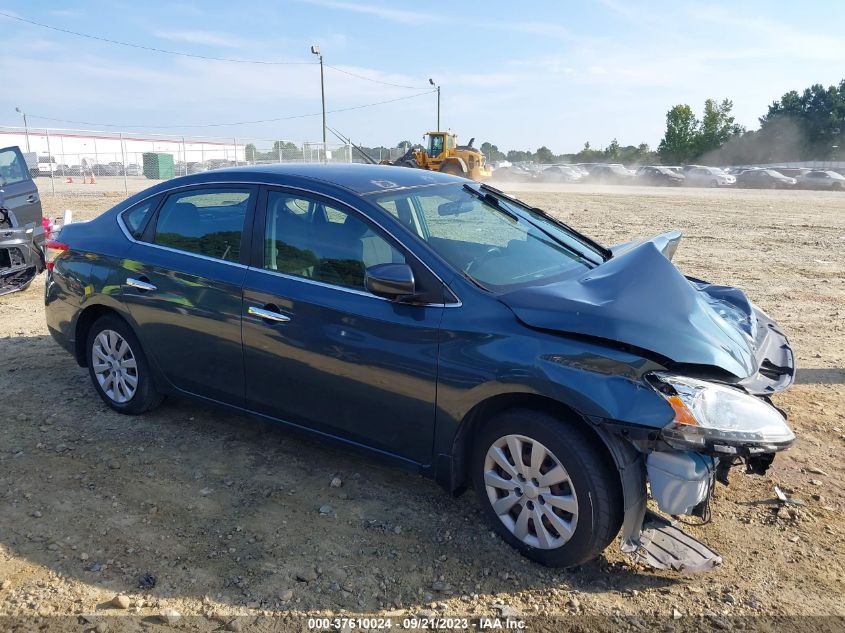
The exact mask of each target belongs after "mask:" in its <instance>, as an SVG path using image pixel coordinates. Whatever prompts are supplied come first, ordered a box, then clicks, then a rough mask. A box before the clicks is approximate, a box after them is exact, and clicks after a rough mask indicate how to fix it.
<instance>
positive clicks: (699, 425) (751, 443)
mask: <svg viewBox="0 0 845 633" xmlns="http://www.w3.org/2000/svg"><path fill="white" fill-rule="evenodd" d="M650 378H651V379H652V380H651V383H652V386H653V387H654V388H655V390H656V391H657V392H658V393H659V394H660V395H661V396H663V398H664V399H665V400H666V402H667V403H668V404H669V406H670V407H672V410H673V411H674V412H675V419H674V420H673V421H672V422H670V423H669V424H668V425H667V426H666V427H664V428H663V430H662V431H661V437H662V439H663V440H664V441H665V442H666V443H667V444H669V445H670V446H672V447H673V448H677V449H680V450H694V451H702V450H707V451H714V452H717V453H726V454H739V453H742V454H755V453H771V452H774V451H780V450H783V449H785V448H788V447H789V446H790V445H791V444H792V442H793V440H794V439H795V434H794V433H793V432H792V430H791V429H790V428H789V427H788V426H787V424H786V420H785V419H784V417H783V415H782V414H781V413H780V411H778V410H777V409H775V408H774V407H773V406H772V405H770V404H768V403H767V402H765V401H764V400H761V399H760V398H757V397H755V396H751V395H748V394H747V393H744V392H742V391H740V390H739V389H734V388H733V387H727V386H725V385H720V384H716V383H712V382H707V381H704V380H697V379H695V378H688V377H686V376H675V375H673V374H668V373H664V372H660V373H654V374H651V375H650Z"/></svg>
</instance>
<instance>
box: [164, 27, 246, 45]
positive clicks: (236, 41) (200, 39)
mask: <svg viewBox="0 0 845 633" xmlns="http://www.w3.org/2000/svg"><path fill="white" fill-rule="evenodd" d="M153 35H155V36H156V37H158V38H161V39H163V40H169V41H171V42H184V43H186V44H200V45H201V46H217V47H221V48H241V47H242V46H244V44H245V42H244V40H242V39H240V38H238V37H234V36H232V35H229V34H227V33H217V32H214V31H200V30H176V31H156V32H155V33H153Z"/></svg>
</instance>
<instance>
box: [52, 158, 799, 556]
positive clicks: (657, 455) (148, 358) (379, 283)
mask: <svg viewBox="0 0 845 633" xmlns="http://www.w3.org/2000/svg"><path fill="white" fill-rule="evenodd" d="M680 237H681V236H680V234H679V233H677V232H670V233H666V234H663V235H660V236H658V237H655V238H653V239H648V240H639V241H632V242H628V243H625V244H621V245H619V246H615V247H612V248H607V247H605V246H602V245H600V244H598V243H596V242H595V241H594V240H592V239H590V238H589V237H587V236H585V235H583V234H581V233H580V232H578V231H577V230H575V229H573V228H571V227H569V226H567V225H566V224H564V223H562V222H560V221H559V220H556V219H555V218H552V217H550V216H549V215H548V214H546V213H545V212H543V211H542V210H541V209H538V208H535V207H532V206H530V205H527V204H525V203H523V202H520V201H518V200H516V199H515V198H512V197H511V196H509V195H506V194H504V193H502V192H501V191H498V190H497V189H494V188H492V187H489V186H486V185H484V184H479V183H476V182H472V181H469V180H465V179H462V178H458V177H454V176H449V175H445V174H438V173H432V172H428V171H422V170H416V169H406V168H400V167H392V166H372V165H330V166H326V165H284V166H282V165H273V166H255V167H245V168H234V169H226V170H217V171H212V172H205V173H199V174H193V175H189V176H186V177H184V178H177V179H174V180H170V181H168V182H165V183H162V184H159V185H156V186H154V187H152V188H150V189H148V190H146V191H143V192H141V193H138V194H136V195H134V196H132V197H130V198H129V199H127V200H125V201H124V202H122V203H120V204H118V205H117V206H116V207H114V208H112V209H111V210H109V211H107V212H105V213H104V214H102V215H101V216H99V217H98V218H96V219H95V220H92V221H90V222H84V223H76V224H68V225H67V226H65V227H64V228H63V229H62V231H61V233H60V234H59V235H58V236H57V237H56V238H55V239H54V240H53V241H52V242H50V243H49V244H48V245H47V246H48V248H47V265H48V278H47V284H46V297H45V301H46V315H47V324H48V326H49V330H50V332H51V334H52V335H53V337H54V338H55V340H56V341H57V342H58V343H59V344H60V345H61V346H62V347H64V348H65V349H66V350H67V351H68V352H70V353H71V354H72V355H73V356H74V358H75V359H76V361H77V362H78V363H79V365H80V366H82V367H86V368H87V370H88V372H89V374H90V377H91V381H92V383H93V387H94V389H95V390H96V391H97V393H98V394H99V396H100V397H101V398H102V399H103V400H104V401H105V402H106V404H108V405H109V406H110V407H112V408H113V409H115V410H116V411H119V412H121V413H125V414H130V415H139V414H142V413H144V412H145V411H148V410H150V409H152V408H153V407H155V406H157V405H159V404H160V403H161V402H162V400H163V399H164V398H165V397H166V396H168V395H174V396H187V397H191V398H195V399H197V400H201V401H204V402H209V403H215V404H218V405H220V406H223V407H228V408H229V409H231V410H234V411H239V412H247V413H250V414H253V415H255V416H258V417H261V418H264V419H267V420H273V421H277V422H279V423H282V424H284V425H287V426H289V427H292V428H296V429H300V430H303V431H305V432H306V433H309V434H312V435H314V436H321V437H329V438H332V439H334V440H336V441H339V442H344V443H346V444H349V445H355V446H358V447H361V448H363V449H365V450H367V451H370V452H371V453H372V454H378V455H380V456H383V457H387V458H390V459H392V460H394V461H396V462H397V463H399V464H401V465H404V466H406V467H409V468H411V469H413V470H416V471H418V472H420V473H422V474H424V475H426V476H429V477H432V478H434V479H435V480H436V481H437V482H439V483H440V484H441V485H442V486H443V487H445V488H446V489H447V490H448V491H450V492H455V493H456V492H460V491H462V490H464V489H466V488H468V487H472V488H474V489H475V492H476V493H477V495H478V499H479V502H480V504H481V506H482V509H483V512H484V514H485V515H486V517H487V520H488V521H489V523H490V525H491V526H492V527H493V528H494V529H495V530H496V531H497V532H498V533H499V534H500V535H501V536H502V538H503V539H504V540H505V541H506V542H508V543H509V544H511V545H512V546H513V547H515V548H517V549H518V550H519V551H520V552H522V553H523V554H524V555H525V556H527V557H529V558H530V559H532V560H535V561H537V562H540V563H543V564H545V565H550V566H571V565H577V564H580V563H583V562H585V561H588V560H590V559H592V558H595V557H596V556H598V555H599V554H600V553H601V552H602V551H603V550H604V549H605V548H606V547H607V546H608V545H609V544H610V543H611V542H612V541H613V540H614V538H616V537H617V535H619V540H620V543H621V547H622V549H623V551H625V552H626V553H628V554H630V555H631V556H632V557H633V558H634V559H636V560H639V561H642V562H645V563H647V564H650V565H652V566H654V567H657V568H662V569H675V570H682V569H684V570H704V569H709V568H712V567H713V566H715V565H718V564H719V563H720V562H721V558H720V556H719V555H718V553H716V552H714V551H713V550H711V549H710V548H708V547H707V546H706V545H704V544H703V543H700V542H699V541H697V540H695V539H693V538H691V537H690V536H688V535H687V534H685V533H684V532H682V531H681V530H680V529H679V528H678V524H677V522H675V521H673V520H672V519H671V517H676V516H679V515H693V516H697V517H700V519H701V520H702V521H706V520H707V519H708V518H709V515H710V507H711V501H712V497H713V491H714V488H715V486H716V483H717V482H722V483H723V484H727V481H728V474H729V471H730V469H731V467H732V466H743V467H744V468H745V469H746V470H747V471H748V472H751V473H757V474H763V473H765V472H766V469H767V468H768V467H769V465H770V464H771V462H772V460H773V458H774V456H775V453H777V452H778V451H781V450H783V449H786V448H788V447H789V446H790V445H791V444H792V442H793V440H794V435H793V433H792V431H791V430H790V428H789V427H788V426H787V424H786V421H785V416H784V413H783V412H782V411H780V410H779V409H778V408H777V407H775V406H774V405H773V404H772V402H771V400H770V396H771V395H772V394H774V393H776V392H778V391H781V390H783V389H785V388H786V387H788V386H789V385H790V384H791V383H792V381H793V379H794V375H795V365H794V359H793V354H792V350H791V348H790V346H789V343H788V341H787V339H786V336H785V335H784V333H783V332H782V331H781V330H780V329H779V327H778V326H777V324H776V323H774V322H773V321H772V319H770V318H769V317H768V316H767V315H766V314H765V313H764V312H763V311H762V310H761V309H760V308H758V307H756V306H755V305H754V304H753V303H751V302H750V301H749V299H748V298H747V297H746V296H745V294H743V292H741V291H740V290H738V289H736V288H731V287H725V286H718V285H714V284H710V283H707V282H705V281H701V280H698V279H693V278H690V277H685V276H684V275H683V274H682V273H680V272H679V271H678V269H677V268H675V266H674V265H673V264H672V262H671V259H672V256H673V255H674V252H675V250H676V248H677V247H678V243H679V241H680ZM649 494H650V495H651V497H652V498H653V499H654V502H655V505H656V507H657V509H658V510H659V512H656V511H651V510H647V508H646V503H647V500H648V496H649ZM620 533H621V534H620Z"/></svg>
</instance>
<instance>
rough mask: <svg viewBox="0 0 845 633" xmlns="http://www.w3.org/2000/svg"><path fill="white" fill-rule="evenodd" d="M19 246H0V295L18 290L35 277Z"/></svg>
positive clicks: (31, 266) (34, 272)
mask: <svg viewBox="0 0 845 633" xmlns="http://www.w3.org/2000/svg"><path fill="white" fill-rule="evenodd" d="M35 274H36V268H35V266H33V265H31V264H29V263H28V262H26V259H25V257H24V254H23V251H22V249H20V248H0V296H2V295H5V294H9V293H10V292H15V291H16V290H20V289H21V288H23V287H24V286H26V285H27V284H28V283H30V282H31V281H32V279H33V278H34V277H35Z"/></svg>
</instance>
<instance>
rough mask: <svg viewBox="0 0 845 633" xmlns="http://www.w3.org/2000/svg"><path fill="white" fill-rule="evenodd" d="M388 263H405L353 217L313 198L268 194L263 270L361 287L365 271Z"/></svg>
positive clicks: (398, 254)
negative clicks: (300, 211)
mask: <svg viewBox="0 0 845 633" xmlns="http://www.w3.org/2000/svg"><path fill="white" fill-rule="evenodd" d="M303 208H305V209H307V211H306V212H305V213H299V212H297V211H298V210H301V209H303ZM389 263H405V256H404V255H403V254H402V253H401V252H400V251H399V250H397V249H396V248H395V247H393V246H392V245H391V244H390V243H389V242H388V241H387V240H386V239H385V238H384V237H382V236H381V235H380V234H379V233H377V232H376V230H375V229H374V227H372V226H371V225H370V224H369V223H368V222H366V221H364V220H362V219H361V218H359V217H358V216H356V215H354V214H352V213H347V212H346V211H342V210H340V209H338V208H336V207H332V206H330V205H327V204H325V203H323V202H321V201H319V200H313V199H307V198H303V197H301V196H294V195H291V194H286V193H282V192H278V191H271V192H270V193H269V194H268V196H267V222H266V227H265V239H264V267H265V268H266V269H268V270H273V271H277V272H280V273H284V274H286V275H293V276H295V277H302V278H304V279H313V280H315V281H321V282H323V283H329V284H333V285H337V286H345V287H348V288H355V289H359V290H363V289H364V272H365V271H366V269H367V268H369V267H370V266H375V265H376V264H389Z"/></svg>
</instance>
